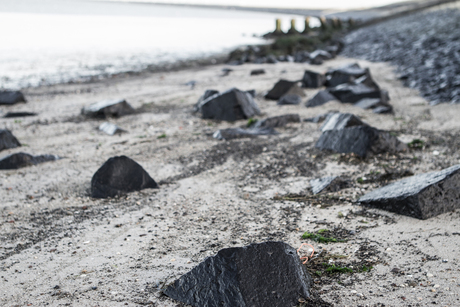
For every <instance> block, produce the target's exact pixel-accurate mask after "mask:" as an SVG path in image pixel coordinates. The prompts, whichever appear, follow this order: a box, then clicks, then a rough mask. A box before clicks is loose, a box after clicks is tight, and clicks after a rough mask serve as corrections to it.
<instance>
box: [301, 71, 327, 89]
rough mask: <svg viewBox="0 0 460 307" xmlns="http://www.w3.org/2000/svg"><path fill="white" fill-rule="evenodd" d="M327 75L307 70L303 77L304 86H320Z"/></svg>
mask: <svg viewBox="0 0 460 307" xmlns="http://www.w3.org/2000/svg"><path fill="white" fill-rule="evenodd" d="M325 81H326V77H325V76H324V75H323V74H320V73H317V72H314V71H311V70H306V71H305V72H304V74H303V77H302V87H305V88H318V87H321V86H323V85H324V82H325Z"/></svg>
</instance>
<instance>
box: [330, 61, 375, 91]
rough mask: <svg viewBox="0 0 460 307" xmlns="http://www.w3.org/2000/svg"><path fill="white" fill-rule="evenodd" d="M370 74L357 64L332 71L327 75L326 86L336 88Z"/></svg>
mask: <svg viewBox="0 0 460 307" xmlns="http://www.w3.org/2000/svg"><path fill="white" fill-rule="evenodd" d="M367 73H368V70H366V69H363V68H361V67H360V66H359V65H358V64H357V63H354V64H349V65H345V66H342V67H339V68H336V69H331V70H329V71H328V72H327V73H326V86H328V87H336V86H337V85H340V84H344V83H350V82H352V81H354V80H356V79H358V78H360V77H362V76H364V75H366V74H367Z"/></svg>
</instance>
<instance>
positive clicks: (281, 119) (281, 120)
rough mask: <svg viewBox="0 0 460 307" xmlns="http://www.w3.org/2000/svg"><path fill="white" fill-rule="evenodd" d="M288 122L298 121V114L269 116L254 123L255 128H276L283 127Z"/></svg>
mask: <svg viewBox="0 0 460 307" xmlns="http://www.w3.org/2000/svg"><path fill="white" fill-rule="evenodd" d="M288 123H300V116H299V114H286V115H280V116H274V117H269V118H266V119H263V120H259V121H257V123H255V125H254V127H255V128H266V127H271V128H276V127H284V126H286V125H287V124H288Z"/></svg>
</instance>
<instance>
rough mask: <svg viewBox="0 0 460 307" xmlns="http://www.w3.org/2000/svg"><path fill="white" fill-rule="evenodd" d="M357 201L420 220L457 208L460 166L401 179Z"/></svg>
mask: <svg viewBox="0 0 460 307" xmlns="http://www.w3.org/2000/svg"><path fill="white" fill-rule="evenodd" d="M358 201H359V202H360V203H361V204H364V205H369V206H372V207H376V208H379V209H383V210H387V211H392V212H396V213H399V214H403V215H408V216H412V217H415V218H418V219H422V220H425V219H428V218H430V217H433V216H437V215H439V214H442V213H446V212H451V211H453V210H455V209H460V165H455V166H452V167H449V168H446V169H443V170H442V171H438V172H431V173H426V174H421V175H416V176H412V177H409V178H405V179H402V180H400V181H397V182H394V183H392V184H390V185H387V186H385V187H383V188H380V189H377V190H374V191H372V192H370V193H368V194H366V195H364V196H362V197H361V198H360V199H359V200H358Z"/></svg>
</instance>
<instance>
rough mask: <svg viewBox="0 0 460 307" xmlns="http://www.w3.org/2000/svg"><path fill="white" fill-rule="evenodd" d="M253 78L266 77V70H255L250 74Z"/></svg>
mask: <svg viewBox="0 0 460 307" xmlns="http://www.w3.org/2000/svg"><path fill="white" fill-rule="evenodd" d="M250 75H251V76H258V75H265V69H253V70H251V73H250Z"/></svg>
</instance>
